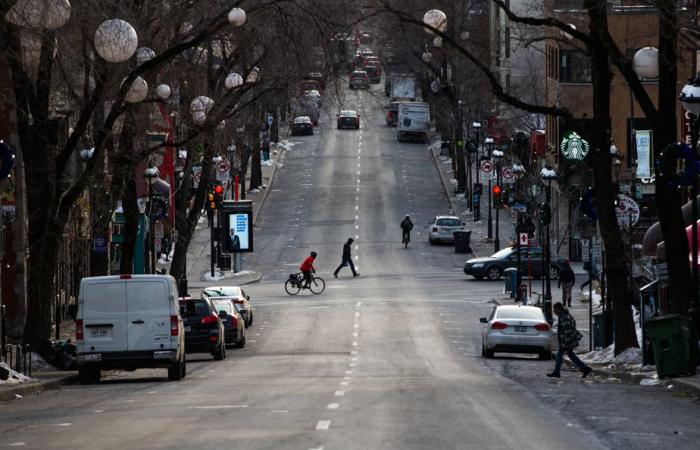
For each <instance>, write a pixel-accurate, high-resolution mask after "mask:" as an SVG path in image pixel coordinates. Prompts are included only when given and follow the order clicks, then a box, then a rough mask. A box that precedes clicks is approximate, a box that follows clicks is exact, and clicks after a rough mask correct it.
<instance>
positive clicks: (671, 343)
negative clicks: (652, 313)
mask: <svg viewBox="0 0 700 450" xmlns="http://www.w3.org/2000/svg"><path fill="white" fill-rule="evenodd" d="M645 325H646V329H647V332H648V333H649V338H650V339H651V345H652V347H653V348H654V360H655V362H656V372H657V373H658V375H659V378H664V377H670V376H674V375H689V374H692V373H694V371H695V370H694V369H695V367H691V366H694V363H695V361H692V362H691V356H693V358H692V359H695V355H696V354H697V345H698V344H697V340H695V342H694V343H693V344H691V337H693V338H694V335H695V333H693V332H692V330H691V329H690V323H689V322H688V318H687V317H684V316H681V315H679V314H668V315H665V316H661V317H654V318H651V319H647V320H646V322H645ZM695 339H696V338H695ZM691 345H693V348H692V350H691Z"/></svg>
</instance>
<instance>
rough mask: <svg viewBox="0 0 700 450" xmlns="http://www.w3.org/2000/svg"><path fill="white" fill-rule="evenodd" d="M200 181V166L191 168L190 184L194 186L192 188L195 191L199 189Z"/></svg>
mask: <svg viewBox="0 0 700 450" xmlns="http://www.w3.org/2000/svg"><path fill="white" fill-rule="evenodd" d="M201 179H202V166H194V167H192V184H193V185H194V188H195V189H197V188H198V187H199V180H201Z"/></svg>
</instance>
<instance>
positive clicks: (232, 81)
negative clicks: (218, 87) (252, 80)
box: [224, 72, 243, 89]
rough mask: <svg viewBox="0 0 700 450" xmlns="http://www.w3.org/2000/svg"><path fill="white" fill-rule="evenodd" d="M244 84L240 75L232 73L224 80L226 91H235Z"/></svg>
mask: <svg viewBox="0 0 700 450" xmlns="http://www.w3.org/2000/svg"><path fill="white" fill-rule="evenodd" d="M242 84H243V77H242V76H240V75H239V74H237V73H235V72H232V73H230V74H228V75H227V76H226V80H224V85H225V86H226V89H234V88H237V87H238V86H240V85H242Z"/></svg>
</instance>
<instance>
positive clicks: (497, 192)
mask: <svg viewBox="0 0 700 450" xmlns="http://www.w3.org/2000/svg"><path fill="white" fill-rule="evenodd" d="M491 192H492V193H493V195H494V197H498V196H499V195H501V187H500V186H499V185H497V184H496V185H494V187H493V188H492V189H491Z"/></svg>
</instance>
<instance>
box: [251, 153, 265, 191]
mask: <svg viewBox="0 0 700 450" xmlns="http://www.w3.org/2000/svg"><path fill="white" fill-rule="evenodd" d="M255 144H258V143H257V142H254V143H253V145H252V146H251V160H250V188H251V189H256V188H259V187H260V186H262V166H261V165H260V145H259V144H258V145H255Z"/></svg>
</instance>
